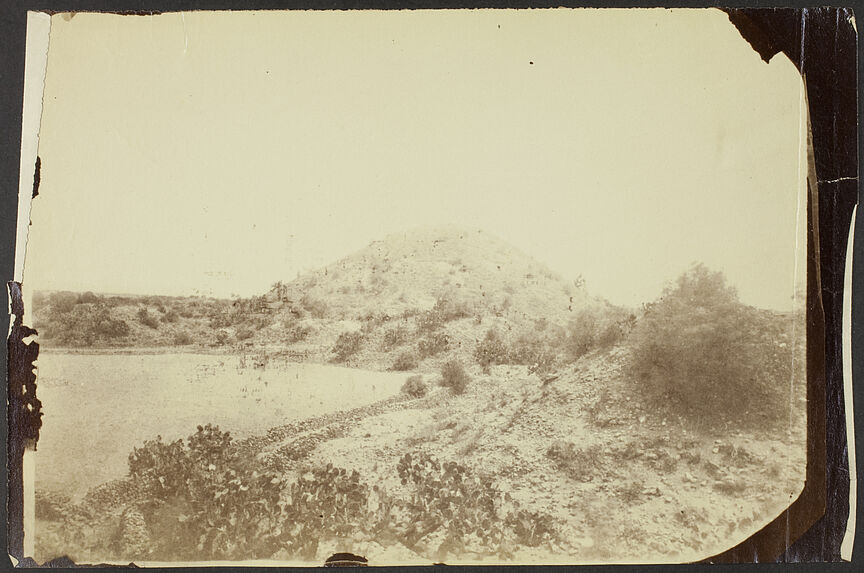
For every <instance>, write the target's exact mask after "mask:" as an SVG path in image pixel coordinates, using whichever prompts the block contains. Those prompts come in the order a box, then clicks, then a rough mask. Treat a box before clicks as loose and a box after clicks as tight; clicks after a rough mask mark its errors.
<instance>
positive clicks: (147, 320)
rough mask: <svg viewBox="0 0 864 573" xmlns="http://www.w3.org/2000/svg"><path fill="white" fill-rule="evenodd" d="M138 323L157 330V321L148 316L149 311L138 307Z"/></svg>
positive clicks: (150, 315)
mask: <svg viewBox="0 0 864 573" xmlns="http://www.w3.org/2000/svg"><path fill="white" fill-rule="evenodd" d="M137 316H138V322H140V323H141V324H143V325H144V326H147V327H149V328H159V320H158V319H157V318H156V317H155V316H153V315H152V314H150V311H149V310H148V309H147V308H146V307H143V306H142V307H140V308H139V309H138V313H137Z"/></svg>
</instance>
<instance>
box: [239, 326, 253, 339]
mask: <svg viewBox="0 0 864 573" xmlns="http://www.w3.org/2000/svg"><path fill="white" fill-rule="evenodd" d="M254 334H255V330H254V329H253V328H252V327H251V326H247V325H243V326H239V327H237V330H236V331H235V332H234V337H235V338H236V339H237V340H249V339H250V338H252V336H253V335H254Z"/></svg>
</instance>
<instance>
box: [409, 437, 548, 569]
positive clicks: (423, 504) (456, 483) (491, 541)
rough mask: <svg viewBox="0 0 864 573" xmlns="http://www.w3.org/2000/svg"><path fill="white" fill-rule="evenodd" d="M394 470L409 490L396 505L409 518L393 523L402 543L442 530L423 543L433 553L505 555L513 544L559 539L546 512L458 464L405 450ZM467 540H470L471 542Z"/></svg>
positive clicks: (440, 555) (415, 541) (414, 543)
mask: <svg viewBox="0 0 864 573" xmlns="http://www.w3.org/2000/svg"><path fill="white" fill-rule="evenodd" d="M397 472H398V474H399V478H400V480H401V482H402V484H403V485H409V486H411V487H412V488H413V490H414V495H413V496H412V497H411V498H410V500H409V501H407V503H404V504H403V505H402V508H403V509H404V510H406V511H407V514H408V516H410V519H408V520H406V521H405V522H404V523H402V524H399V525H401V527H400V531H399V533H400V538H401V539H403V540H404V543H405V545H407V546H408V547H416V546H417V545H418V543H420V542H421V541H422V540H423V539H424V538H426V537H427V536H428V535H429V534H430V533H432V532H434V531H442V532H443V533H444V536H443V540H442V541H441V542H440V543H439V544H438V546H437V547H430V548H429V549H431V550H433V551H434V552H435V554H436V557H437V558H440V559H445V558H446V557H447V556H448V555H459V554H460V553H463V552H464V551H466V550H474V551H478V550H480V551H483V552H488V551H491V552H493V553H495V554H498V555H499V557H502V558H507V557H509V556H511V554H512V549H513V548H515V546H517V545H524V546H529V547H537V546H540V545H541V544H543V543H547V544H549V543H554V542H557V541H559V540H560V537H559V533H558V530H557V528H556V524H555V523H554V521H553V520H552V519H551V517H550V516H546V515H541V514H539V513H535V512H529V511H527V510H525V509H521V508H519V506H518V504H517V503H516V502H515V501H514V500H513V499H512V498H511V496H510V494H509V493H505V492H502V491H501V490H500V489H498V488H497V487H496V486H495V485H494V482H493V480H492V478H490V477H489V476H483V475H476V474H474V473H473V472H472V471H471V470H470V469H469V468H468V467H466V466H464V465H462V464H459V463H456V462H443V463H442V462H439V461H438V460H437V459H436V458H434V457H432V456H430V455H428V454H425V453H415V454H414V455H413V456H412V455H411V454H410V453H408V454H405V455H404V456H402V458H401V459H400V460H399V463H398V465H397ZM470 540H476V541H474V544H475V546H474V547H471V546H470V544H471V541H470Z"/></svg>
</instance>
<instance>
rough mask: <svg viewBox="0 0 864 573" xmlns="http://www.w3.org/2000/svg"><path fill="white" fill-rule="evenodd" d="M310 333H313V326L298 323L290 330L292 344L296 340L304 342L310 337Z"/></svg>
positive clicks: (289, 335)
mask: <svg viewBox="0 0 864 573" xmlns="http://www.w3.org/2000/svg"><path fill="white" fill-rule="evenodd" d="M310 334H312V327H311V326H304V325H297V326H295V327H293V328H291V329H290V330H289V331H288V340H289V341H290V342H291V343H292V344H293V343H295V342H302V341H304V340H306V339H307V338H309V335H310Z"/></svg>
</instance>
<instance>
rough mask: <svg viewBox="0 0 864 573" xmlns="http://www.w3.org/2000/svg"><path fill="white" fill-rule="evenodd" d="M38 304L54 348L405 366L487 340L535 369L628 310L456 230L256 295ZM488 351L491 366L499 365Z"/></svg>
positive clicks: (404, 238)
mask: <svg viewBox="0 0 864 573" xmlns="http://www.w3.org/2000/svg"><path fill="white" fill-rule="evenodd" d="M34 307H35V308H34V315H35V323H36V327H37V329H39V330H40V335H41V339H42V340H43V341H44V342H45V343H46V344H47V345H48V346H55V347H57V346H71V347H94V348H104V347H131V348H143V347H172V346H178V347H189V346H191V347H198V348H201V347H206V348H213V349H215V350H218V351H234V352H253V353H261V354H262V355H273V354H280V355H286V356H288V357H289V358H291V359H293V360H299V361H315V362H339V363H344V364H346V365H348V366H355V367H364V368H373V369H390V368H395V369H400V370H415V369H424V368H425V369H431V368H437V367H438V366H439V365H440V362H441V361H442V360H445V359H448V358H453V357H455V358H459V359H462V360H464V361H466V362H472V361H473V360H474V358H475V356H474V355H475V354H476V353H477V352H478V350H477V348H478V346H479V345H480V344H481V342H482V341H483V340H484V339H485V338H487V337H493V338H494V340H492V342H490V344H492V345H493V346H494V345H498V346H501V345H503V346H506V347H507V348H508V350H507V352H509V353H510V354H511V355H512V354H513V353H514V352H520V353H521V354H520V356H519V358H518V359H517V358H513V356H509V355H508V358H507V359H508V360H511V361H512V360H517V361H520V362H522V363H528V362H531V361H533V360H535V359H536V356H535V355H537V354H541V353H543V352H547V351H548V352H552V353H553V354H556V355H559V354H560V353H561V352H562V348H561V347H562V345H563V346H566V345H567V344H568V341H569V342H573V339H572V337H569V338H568V336H569V334H568V328H570V325H571V323H572V322H573V321H574V320H575V319H577V318H578V317H580V316H583V315H584V313H585V312H590V313H592V316H595V317H599V319H600V321H601V322H602V323H603V324H604V325H605V326H608V327H609V328H615V324H612V323H614V322H615V321H620V320H621V319H622V316H624V314H625V312H624V311H623V310H622V309H616V308H614V307H612V306H611V305H609V304H608V303H607V302H606V301H604V300H603V299H600V298H593V297H590V296H589V295H588V294H587V293H586V291H585V290H584V288H582V287H581V285H580V284H578V283H577V282H575V281H572V280H565V279H564V278H562V277H560V276H559V275H557V274H555V273H554V272H553V271H551V270H550V269H549V268H548V267H546V266H545V265H543V264H541V263H539V262H538V261H536V260H534V259H533V258H531V257H530V256H528V255H526V254H525V253H523V252H522V251H520V250H519V249H517V248H516V247H514V246H512V245H509V244H507V243H506V242H504V241H502V240H501V239H499V238H497V237H495V236H493V235H491V234H489V233H487V232H485V231H482V230H477V229H470V228H462V227H453V226H448V227H437V228H424V229H418V230H413V231H407V232H404V233H398V234H394V235H390V236H388V237H385V238H383V239H381V240H378V241H374V242H372V243H371V244H370V245H368V246H367V247H365V248H364V249H361V250H360V251H358V252H356V253H353V254H351V255H348V256H346V257H344V258H342V259H340V260H338V261H336V262H334V263H332V264H329V265H327V266H324V267H321V268H320V269H317V270H315V271H312V272H309V273H307V274H305V275H301V276H299V277H297V278H296V279H295V280H292V281H290V282H284V283H283V282H278V283H276V284H274V285H273V286H272V288H271V289H270V291H269V292H267V293H264V294H262V295H260V296H256V297H251V298H245V299H236V300H234V301H227V300H216V299H204V298H201V297H154V296H148V297H106V296H102V295H94V294H92V293H85V294H77V295H76V294H74V293H52V294H50V295H42V296H40V297H37V298H35V299H34ZM591 320H592V321H594V319H593V318H592V319H591ZM606 323H609V324H606ZM610 324H611V326H610ZM599 328H600V326H598V325H596V324H593V323H592V325H591V329H592V331H594V330H596V331H598V332H599V330H598V329H599ZM499 339H500V340H499ZM493 343H494V344H493ZM499 343H500V344H499ZM576 343H577V345H578V341H576ZM491 350H492V352H491V354H489V357H488V358H487V359H486V361H492V362H493V363H494V362H495V361H496V360H501V359H503V358H502V356H503V354H502V353H503V352H504V350H501V349H500V348H498V347H497V346H495V347H494V348H492V349H491Z"/></svg>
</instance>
